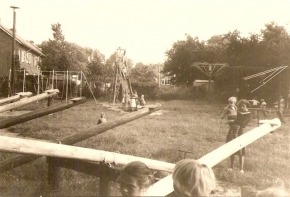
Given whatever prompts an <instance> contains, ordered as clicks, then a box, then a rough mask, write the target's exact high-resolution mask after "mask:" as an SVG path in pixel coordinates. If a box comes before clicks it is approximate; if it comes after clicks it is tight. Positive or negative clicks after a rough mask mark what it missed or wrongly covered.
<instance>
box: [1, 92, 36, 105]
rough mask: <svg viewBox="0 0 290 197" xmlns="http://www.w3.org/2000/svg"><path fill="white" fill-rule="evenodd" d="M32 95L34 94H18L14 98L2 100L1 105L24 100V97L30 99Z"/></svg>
mask: <svg viewBox="0 0 290 197" xmlns="http://www.w3.org/2000/svg"><path fill="white" fill-rule="evenodd" d="M31 95H32V92H18V93H16V95H14V96H10V97H8V98H4V99H1V100H0V105H1V104H4V103H8V102H13V101H16V100H19V99H20V98H23V97H29V96H31Z"/></svg>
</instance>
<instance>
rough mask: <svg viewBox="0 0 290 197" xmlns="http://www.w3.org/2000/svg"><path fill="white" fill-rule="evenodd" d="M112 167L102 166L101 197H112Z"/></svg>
mask: <svg viewBox="0 0 290 197" xmlns="http://www.w3.org/2000/svg"><path fill="white" fill-rule="evenodd" d="M109 174H110V167H109V166H107V164H105V163H104V164H101V174H100V180H99V195H100V196H110V185H111V184H110V181H111V178H110V175H109Z"/></svg>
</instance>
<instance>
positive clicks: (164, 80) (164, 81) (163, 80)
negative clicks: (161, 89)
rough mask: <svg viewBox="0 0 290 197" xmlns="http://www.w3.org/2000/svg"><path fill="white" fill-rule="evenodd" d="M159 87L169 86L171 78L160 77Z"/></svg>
mask: <svg viewBox="0 0 290 197" xmlns="http://www.w3.org/2000/svg"><path fill="white" fill-rule="evenodd" d="M161 85H171V77H169V76H162V77H161Z"/></svg>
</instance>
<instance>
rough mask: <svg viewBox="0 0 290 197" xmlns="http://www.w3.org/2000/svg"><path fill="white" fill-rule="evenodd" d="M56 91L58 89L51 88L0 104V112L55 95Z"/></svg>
mask: <svg viewBox="0 0 290 197" xmlns="http://www.w3.org/2000/svg"><path fill="white" fill-rule="evenodd" d="M58 92H59V90H58V89H53V90H47V91H45V92H44V93H42V94H38V95H36V96H32V97H29V98H28V97H25V98H22V99H20V100H19V101H16V102H14V103H9V104H6V105H3V106H0V113H1V112H5V111H9V110H12V109H15V108H17V107H21V106H23V105H27V104H29V103H32V102H36V101H39V100H42V99H45V98H48V97H52V96H53V95H56V94H57V93H58Z"/></svg>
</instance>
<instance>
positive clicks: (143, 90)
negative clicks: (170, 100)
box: [131, 82, 158, 99]
mask: <svg viewBox="0 0 290 197" xmlns="http://www.w3.org/2000/svg"><path fill="white" fill-rule="evenodd" d="M131 86H132V90H133V92H134V91H137V93H138V95H139V97H140V96H141V95H142V94H144V96H145V99H157V97H156V95H157V92H158V84H157V83H154V82H131Z"/></svg>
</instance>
